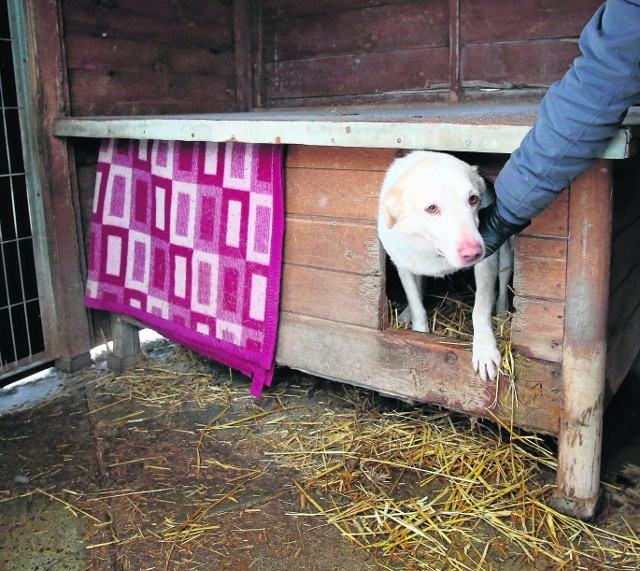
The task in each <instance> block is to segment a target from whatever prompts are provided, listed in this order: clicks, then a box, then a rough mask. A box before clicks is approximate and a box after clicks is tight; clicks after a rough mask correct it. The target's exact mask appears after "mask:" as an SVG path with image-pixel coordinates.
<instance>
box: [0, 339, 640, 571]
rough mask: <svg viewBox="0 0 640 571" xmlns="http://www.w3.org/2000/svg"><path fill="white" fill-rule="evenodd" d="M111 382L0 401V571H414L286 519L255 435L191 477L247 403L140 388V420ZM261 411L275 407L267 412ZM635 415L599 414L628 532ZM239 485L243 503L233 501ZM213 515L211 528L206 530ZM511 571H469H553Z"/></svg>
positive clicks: (316, 398)
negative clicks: (199, 528) (225, 423)
mask: <svg viewBox="0 0 640 571" xmlns="http://www.w3.org/2000/svg"><path fill="white" fill-rule="evenodd" d="M147 350H148V351H149V353H150V358H151V359H152V374H153V375H156V376H157V377H158V378H160V377H162V376H163V375H164V374H165V372H166V371H167V369H168V368H169V367H170V366H173V364H174V363H171V364H170V363H169V361H172V359H173V357H172V355H173V352H174V350H175V347H173V346H172V345H171V344H168V343H166V342H163V341H158V342H155V343H152V344H151V345H149V346H148V347H147ZM182 357H184V354H183V355H182V356H181V358H182ZM153 363H155V364H153ZM178 367H181V370H182V371H183V372H184V373H185V374H188V375H191V378H195V379H196V381H198V379H199V378H201V379H202V381H203V383H202V390H203V391H206V387H207V383H208V382H209V381H212V380H215V382H216V383H218V384H219V383H230V385H231V386H234V385H236V386H241V387H246V386H247V381H246V379H244V378H242V377H239V376H237V375H234V374H233V373H231V372H230V371H228V370H227V369H225V368H223V367H218V366H215V365H211V366H207V365H203V361H202V360H199V359H198V358H197V357H194V358H193V359H191V358H190V357H188V356H187V357H186V360H184V361H183V362H182V363H179V365H178ZM163 371H164V372H163ZM108 375H109V372H108V371H106V369H105V368H104V363H103V362H102V361H101V360H100V359H98V365H97V366H96V367H95V368H93V369H92V370H90V371H85V372H83V373H81V374H79V375H71V376H68V375H63V374H59V373H57V372H55V371H52V372H50V373H49V374H47V375H45V376H44V377H43V378H41V379H39V380H38V381H36V382H33V383H29V384H22V385H20V386H17V387H12V388H9V389H4V390H0V529H2V532H1V533H0V571H36V570H38V571H40V570H58V569H59V570H65V571H75V570H76V569H77V570H84V569H91V570H96V571H124V570H125V569H135V570H143V569H145V570H151V569H164V570H168V569H175V570H183V569H191V570H196V569H197V570H200V571H209V570H211V571H214V570H215V571H218V570H225V569H228V570H233V571H236V570H237V571H245V570H247V571H248V570H249V569H251V570H252V571H278V570H283V571H284V570H289V569H293V568H295V569H298V570H300V571H333V570H336V571H337V570H340V571H356V570H357V571H366V570H367V569H371V570H375V569H407V570H408V569H418V567H415V566H413V567H412V566H409V565H406V566H405V565H403V564H402V562H399V563H397V564H394V565H391V566H388V565H390V564H387V563H383V562H381V561H380V560H376V559H375V557H374V556H372V555H371V554H370V553H369V552H367V551H365V550H363V549H360V548H357V547H354V546H353V545H352V544H351V543H349V542H348V541H347V540H346V539H345V538H343V537H342V536H341V535H340V533H339V531H338V530H337V529H335V528H334V527H332V526H330V525H326V524H324V523H322V522H320V521H317V520H313V519H310V518H297V517H291V514H292V513H293V514H295V513H296V512H298V511H300V510H301V505H300V494H299V493H297V491H296V489H295V487H294V486H291V485H288V486H284V485H283V482H291V481H292V479H295V478H296V474H295V470H294V471H293V473H292V470H291V469H286V468H284V467H281V466H277V465H275V464H269V470H265V469H264V468H265V462H266V460H265V456H264V453H263V452H264V447H265V442H263V441H262V442H261V441H260V439H259V435H257V436H256V438H253V437H252V438H253V439H252V438H248V437H247V434H246V433H244V432H242V431H241V430H240V429H235V427H232V426H230V427H229V430H226V431H224V433H221V434H220V437H219V438H217V439H216V440H211V441H207V442H206V443H205V442H199V443H198V450H197V451H196V453H198V454H199V453H200V445H202V450H203V453H204V450H205V445H206V447H207V448H206V454H207V458H208V460H207V461H208V464H206V467H207V469H204V468H203V469H202V470H200V469H199V468H198V469H194V465H193V458H194V447H193V446H194V445H193V438H192V437H193V434H194V426H205V425H207V424H208V423H210V422H211V421H212V419H215V418H219V417H221V415H223V414H226V413H227V411H228V410H229V408H230V409H231V413H233V412H234V411H235V412H237V413H239V414H240V413H241V414H243V415H245V416H246V415H247V414H250V413H251V412H252V411H254V410H255V411H258V410H259V409H257V408H254V407H255V401H253V400H251V399H250V398H247V397H246V396H243V397H242V398H240V399H236V400H235V401H234V402H233V403H231V404H229V403H225V402H217V401H215V400H211V401H210V400H207V399H206V398H204V397H203V400H202V401H198V398H197V397H196V399H195V401H194V399H193V398H192V396H190V397H184V396H181V395H180V394H179V391H180V389H179V387H178V386H176V387H174V389H175V394H168V393H167V391H166V390H163V392H162V393H160V392H158V393H157V394H156V393H154V392H153V390H152V389H149V388H147V387H144V389H143V390H145V391H146V394H147V396H148V398H149V399H152V398H155V399H157V404H154V403H151V404H150V405H149V406H148V407H147V408H144V410H143V409H142V408H141V407H140V406H139V405H138V404H137V403H136V400H135V398H133V397H132V396H131V395H132V394H133V392H135V391H136V384H135V383H133V384H131V386H130V388H129V390H130V391H131V393H130V394H129V396H127V394H126V393H117V394H115V393H113V392H109V391H108V390H105V389H104V388H103V385H102V384H101V383H100V382H97V380H99V379H104V378H105V376H108ZM194 375H195V377H194ZM282 375H283V376H284V377H286V378H287V379H288V380H285V381H283V382H284V383H285V384H287V383H288V384H287V386H286V390H285V391H284V393H283V394H286V398H287V399H288V401H289V404H291V403H292V402H293V404H294V406H293V407H292V410H295V408H296V407H298V406H299V407H301V408H304V410H305V411H306V414H308V413H309V411H311V417H312V416H313V411H314V410H318V411H319V410H322V411H326V409H327V406H331V407H335V409H336V410H337V409H340V407H344V406H351V405H345V404H344V403H341V402H339V401H337V400H336V399H333V400H332V402H330V403H329V404H327V399H328V398H329V397H327V394H328V393H327V391H326V386H327V383H328V382H326V381H319V380H317V379H314V378H312V377H308V376H304V375H301V376H295V380H294V382H291V374H290V373H287V372H282ZM198 382H200V381H198ZM141 388H142V387H141ZM174 389H172V390H174ZM243 390H244V389H243ZM203 394H204V393H203ZM244 394H245V395H246V390H245V393H244ZM279 398H280V397H279ZM323 399H324V400H323ZM269 406H278V405H277V399H276V400H275V401H274V402H273V403H271V404H270V405H269ZM639 410H640V382H638V379H636V378H635V377H634V376H633V375H632V376H631V378H629V379H627V381H625V383H624V384H623V387H622V389H621V391H620V392H619V394H618V395H617V397H616V399H615V402H614V403H613V404H612V406H611V407H610V408H609V410H608V412H607V416H606V428H605V435H606V442H605V449H604V465H603V475H604V479H605V480H606V481H608V482H611V483H613V484H617V485H618V486H621V487H623V488H624V489H625V490H626V493H625V494H622V495H621V494H618V495H616V496H613V497H611V498H610V499H609V502H608V504H607V507H606V510H607V515H606V517H609V516H610V515H611V514H613V513H614V512H616V513H620V514H624V516H625V517H626V518H627V519H628V520H629V521H630V522H631V523H632V525H633V526H635V527H636V529H637V528H638V525H640V485H639V483H638V479H639V478H640V414H639V413H638V411H639ZM260 414H261V413H260ZM304 418H305V419H308V418H309V416H305V417H304ZM203 466H204V465H203ZM258 473H260V478H259V479H254V477H253V474H258ZM170 481H171V483H170ZM175 482H179V484H178V485H176V483H175ZM236 483H237V487H238V489H240V488H241V489H242V494H240V495H237V494H235V493H233V492H234V488H235V487H236ZM213 489H216V490H219V494H218V496H217V497H219V498H222V499H221V500H220V501H218V500H216V501H214V502H213V508H211V511H209V509H208V510H207V514H206V517H205V514H203V513H202V511H201V510H202V508H201V507H200V506H202V505H212V499H211V497H209V496H210V494H211V490H213ZM134 490H135V491H136V494H135V495H134V494H133V491H134ZM140 490H142V491H143V492H142V493H141V492H140ZM621 498H623V500H621ZM634 498H637V501H635V500H634ZM240 508H242V509H240ZM212 514H215V515H216V518H215V519H207V518H210V516H212ZM196 522H198V524H199V525H203V526H205V523H206V525H208V526H210V528H211V529H208V530H207V531H208V532H209V533H211V531H212V530H213V528H216V529H215V530H213V531H214V533H213V535H212V536H211V535H209V536H208V537H214V538H216V539H215V540H209V539H208V540H207V541H206V542H202V541H198V540H197V538H196V540H194V541H193V542H192V543H190V544H185V545H183V544H182V543H180V542H179V541H178V540H177V539H176V538H179V537H180V533H182V532H184V531H185V530H186V529H187V528H189V526H192V525H194V524H195V523H196ZM205 527H206V526H205ZM145 534H146V535H145ZM160 536H162V537H160ZM114 538H118V542H117V543H116V542H114ZM128 538H130V541H129V540H128ZM172 538H173V539H172ZM519 561H520V562H519V563H513V562H512V563H505V564H504V565H502V564H500V565H499V564H498V563H495V562H494V563H493V564H492V566H490V567H482V566H481V567H478V569H485V568H486V569H489V568H491V569H505V570H506V569H509V570H512V569H555V568H556V567H553V566H548V563H546V562H545V563H544V564H543V563H540V564H533V565H531V564H527V563H524V562H522V560H519ZM419 568H420V569H430V568H431V567H429V566H428V565H427V564H425V566H424V567H419ZM450 568H453V567H450ZM567 568H569V567H567ZM582 568H587V567H582ZM592 568H593V569H597V568H600V567H597V566H594V567H592ZM603 568H604V567H603ZM638 568H639V569H640V561H638Z"/></svg>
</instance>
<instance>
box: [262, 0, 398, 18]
mask: <svg viewBox="0 0 640 571" xmlns="http://www.w3.org/2000/svg"><path fill="white" fill-rule="evenodd" d="M403 1H404V0H391V1H390V0H315V1H314V2H300V0H263V4H264V7H265V10H266V12H267V14H268V16H269V17H270V18H274V19H282V18H296V17H300V16H310V15H313V14H325V13H327V12H338V11H342V10H357V9H360V8H366V7H369V6H380V5H383V4H392V3H395V4H399V3H401V2H403Z"/></svg>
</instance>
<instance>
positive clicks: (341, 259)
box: [284, 216, 382, 275]
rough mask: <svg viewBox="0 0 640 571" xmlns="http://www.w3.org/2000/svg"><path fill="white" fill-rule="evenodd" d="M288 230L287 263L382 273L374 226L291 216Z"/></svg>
mask: <svg viewBox="0 0 640 571" xmlns="http://www.w3.org/2000/svg"><path fill="white" fill-rule="evenodd" d="M285 229H286V230H285V240H284V261H285V262H286V263H290V264H297V265H305V266H313V267H316V268H321V269H328V270H337V271H342V272H349V273H357V274H366V275H380V274H381V272H382V262H381V256H382V254H381V248H380V242H379V241H378V234H377V230H376V227H375V226H373V225H371V224H362V223H357V222H352V221H350V222H340V221H338V220H324V219H308V218H298V217H295V216H288V217H287V220H286V225H285Z"/></svg>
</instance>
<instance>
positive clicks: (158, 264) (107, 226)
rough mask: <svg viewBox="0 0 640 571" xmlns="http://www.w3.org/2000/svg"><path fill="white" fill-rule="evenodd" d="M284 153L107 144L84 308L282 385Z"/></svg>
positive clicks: (258, 384)
mask: <svg viewBox="0 0 640 571" xmlns="http://www.w3.org/2000/svg"><path fill="white" fill-rule="evenodd" d="M282 192H283V189H282V147H281V146H275V145H245V144H236V143H226V144H217V143H204V142H180V141H145V140H141V141H135V140H113V139H111V140H105V141H103V143H102V146H101V149H100V155H99V159H98V167H97V176H96V187H95V196H94V205H93V217H92V221H91V247H90V260H89V276H88V284H87V291H86V299H85V301H86V305H88V306H89V307H92V308H96V309H103V310H106V311H111V312H118V313H124V314H129V315H131V316H133V317H135V318H136V319H139V320H140V321H142V322H143V323H145V324H148V325H149V326H150V327H151V328H153V329H155V330H156V331H158V332H159V333H160V334H162V335H164V336H165V337H167V338H169V339H171V340H173V341H175V342H177V343H179V344H182V345H185V346H187V347H190V348H192V349H194V350H195V351H197V352H199V353H201V354H203V355H206V356H208V357H211V358H213V359H215V360H217V361H220V362H222V363H224V364H226V365H228V366H230V367H233V368H236V369H239V370H240V371H242V372H243V373H245V374H247V375H249V376H252V378H253V383H252V393H253V394H254V395H256V396H260V394H261V391H262V387H263V385H264V384H267V385H269V384H270V382H271V378H272V375H273V368H274V356H275V346H276V334H277V326H278V302H279V296H280V274H281V263H282V240H283V232H284V207H283V194H282Z"/></svg>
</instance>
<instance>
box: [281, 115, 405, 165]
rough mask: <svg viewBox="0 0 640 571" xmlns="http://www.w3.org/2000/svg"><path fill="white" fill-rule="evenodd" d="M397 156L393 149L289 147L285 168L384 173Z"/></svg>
mask: <svg viewBox="0 0 640 571" xmlns="http://www.w3.org/2000/svg"><path fill="white" fill-rule="evenodd" d="M356 113H357V112H356ZM397 155H398V151H395V150H394V149H367V148H353V147H352V148H349V147H315V146H311V147H309V146H306V145H289V146H288V147H287V159H286V166H287V168H288V169H291V168H314V169H331V170H367V171H386V170H387V169H388V168H389V166H390V165H391V163H392V162H393V161H394V159H395V158H396V156H397Z"/></svg>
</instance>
